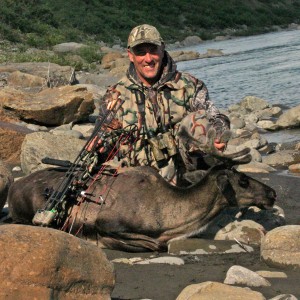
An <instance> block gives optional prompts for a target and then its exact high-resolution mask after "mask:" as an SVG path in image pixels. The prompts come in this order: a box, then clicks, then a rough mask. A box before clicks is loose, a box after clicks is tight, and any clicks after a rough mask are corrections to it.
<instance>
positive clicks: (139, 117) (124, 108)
mask: <svg viewBox="0 0 300 300" xmlns="http://www.w3.org/2000/svg"><path fill="white" fill-rule="evenodd" d="M127 52H128V57H129V59H130V66H129V68H128V70H127V73H126V76H124V77H123V78H122V79H121V80H120V81H119V82H118V83H117V84H116V85H114V86H112V87H111V88H109V89H108V90H107V92H106V94H105V96H104V98H103V105H102V107H101V109H100V119H101V118H103V117H104V116H106V115H107V110H108V109H111V108H112V107H113V104H114V103H116V102H117V101H119V102H120V101H121V102H122V105H121V108H120V109H119V110H118V111H117V112H116V114H115V116H114V117H113V119H111V118H110V119H109V121H108V122H106V123H107V124H106V131H107V132H110V135H111V137H110V138H108V139H107V138H106V143H103V138H101V142H102V143H101V145H100V144H99V148H100V149H101V150H100V152H102V153H106V154H107V153H108V152H109V149H112V146H113V144H114V143H115V141H116V139H117V138H116V137H118V136H120V132H122V130H127V131H131V132H132V133H133V135H132V136H133V138H131V140H130V142H127V143H125V145H124V144H123V145H122V146H121V147H120V151H119V153H118V158H119V161H120V162H122V165H127V166H139V165H149V166H152V167H154V168H156V169H157V171H158V172H159V173H160V174H161V175H162V176H163V177H164V178H165V179H166V180H167V181H169V182H170V183H172V184H174V185H184V184H185V180H184V179H183V178H182V176H183V174H184V173H185V172H186V171H193V170H196V169H198V168H204V169H205V168H207V166H206V165H205V162H204V161H203V157H205V153H203V152H202V151H199V149H198V150H197V149H195V148H194V146H191V145H190V144H189V143H187V142H186V139H183V138H182V137H181V135H179V134H178V132H181V133H182V132H183V127H182V126H183V125H182V124H184V128H185V132H188V133H189V134H191V136H192V137H193V138H196V139H198V140H199V141H201V138H202V142H204V143H205V139H206V133H207V130H208V128H210V127H213V128H215V129H216V133H217V136H216V139H215V140H214V146H215V147H216V149H218V150H219V151H223V150H224V149H225V146H226V141H223V142H222V141H221V140H220V138H221V136H222V133H223V132H224V131H225V130H227V129H229V120H228V118H227V117H226V116H224V115H222V114H220V113H219V111H218V109H217V108H216V107H215V106H214V104H213V103H212V102H211V101H210V100H209V96H208V91H207V88H206V86H205V84H204V83H203V82H202V81H201V80H198V79H196V78H194V77H193V76H192V75H190V74H187V73H182V72H179V71H178V70H177V69H176V64H175V63H174V61H173V59H172V58H171V57H170V55H169V54H168V52H167V51H166V50H165V44H164V41H163V39H162V37H161V36H160V33H159V32H158V30H157V29H156V28H155V27H153V26H150V25H147V24H144V25H139V26H137V27H135V28H133V29H132V31H131V33H130V34H129V37H128V44H127ZM183 119H184V120H183ZM182 120H183V121H182ZM203 137H204V138H205V139H204V140H203ZM113 141H114V142H113Z"/></svg>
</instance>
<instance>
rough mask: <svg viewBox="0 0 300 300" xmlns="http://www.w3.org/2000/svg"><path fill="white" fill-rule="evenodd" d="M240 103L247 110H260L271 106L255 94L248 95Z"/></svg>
mask: <svg viewBox="0 0 300 300" xmlns="http://www.w3.org/2000/svg"><path fill="white" fill-rule="evenodd" d="M238 104H239V105H240V107H241V108H242V109H245V110H246V111H258V110H263V109H266V108H268V107H269V104H268V102H267V101H266V100H264V99H261V98H258V97H255V96H246V97H244V98H243V99H242V100H241V101H240V102H239V103H238Z"/></svg>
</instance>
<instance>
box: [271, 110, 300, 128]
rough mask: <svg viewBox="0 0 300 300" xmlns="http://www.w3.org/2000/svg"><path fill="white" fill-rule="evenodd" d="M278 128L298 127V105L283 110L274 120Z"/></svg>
mask: <svg viewBox="0 0 300 300" xmlns="http://www.w3.org/2000/svg"><path fill="white" fill-rule="evenodd" d="M276 125H278V126H279V127H280V128H292V127H300V105H298V106H296V107H293V108H291V109H289V110H287V111H286V112H284V113H283V114H282V115H281V116H280V117H279V119H278V120H277V122H276Z"/></svg>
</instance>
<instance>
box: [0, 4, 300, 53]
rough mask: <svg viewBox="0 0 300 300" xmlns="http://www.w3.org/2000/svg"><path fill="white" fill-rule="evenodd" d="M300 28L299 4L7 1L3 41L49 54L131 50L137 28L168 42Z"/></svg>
mask: <svg viewBox="0 0 300 300" xmlns="http://www.w3.org/2000/svg"><path fill="white" fill-rule="evenodd" d="M299 22H300V1H298V0H260V1H259V0H173V1H159V0H152V1H146V0H141V1H133V0H18V1H14V0H1V6H0V39H2V40H3V39H4V40H8V41H10V42H15V43H23V44H25V45H28V46H32V47H36V48H46V47H49V46H53V45H54V44H57V43H61V42H69V41H73V42H87V41H92V42H95V41H104V42H105V43H110V44H114V43H121V44H123V45H125V43H126V39H127V36H128V33H129V31H130V29H131V28H133V27H134V26H135V25H138V24H142V23H149V24H152V25H155V26H156V27H157V28H158V29H159V30H160V31H161V33H162V36H163V37H164V39H165V40H166V41H167V42H175V41H177V40H182V39H184V38H185V37H186V36H188V35H198V36H200V37H201V38H202V39H210V38H212V37H214V36H216V35H220V34H224V32H225V33H226V30H228V29H233V30H231V32H234V34H235V35H247V34H248V35H249V34H254V33H261V32H265V31H269V30H270V28H271V27H272V26H274V25H277V26H281V27H284V26H287V25H288V24H290V23H299Z"/></svg>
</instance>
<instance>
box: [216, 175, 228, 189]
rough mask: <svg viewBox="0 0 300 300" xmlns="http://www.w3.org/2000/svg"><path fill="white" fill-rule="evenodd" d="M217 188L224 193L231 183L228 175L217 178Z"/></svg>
mask: <svg viewBox="0 0 300 300" xmlns="http://www.w3.org/2000/svg"><path fill="white" fill-rule="evenodd" d="M217 186H218V188H219V189H220V191H221V192H222V193H223V192H224V191H225V190H226V189H227V188H228V186H229V181H228V178H227V175H226V174H222V175H219V176H218V177H217Z"/></svg>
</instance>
